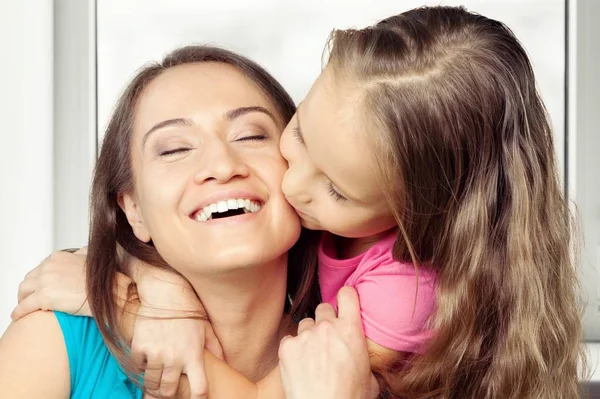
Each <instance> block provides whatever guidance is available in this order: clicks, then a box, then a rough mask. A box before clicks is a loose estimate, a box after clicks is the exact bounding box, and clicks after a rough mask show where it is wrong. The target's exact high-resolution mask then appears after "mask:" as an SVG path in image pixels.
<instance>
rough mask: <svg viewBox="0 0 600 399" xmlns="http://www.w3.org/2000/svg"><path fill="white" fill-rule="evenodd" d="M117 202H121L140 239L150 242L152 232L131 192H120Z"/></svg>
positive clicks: (130, 223) (120, 205) (132, 227)
mask: <svg viewBox="0 0 600 399" xmlns="http://www.w3.org/2000/svg"><path fill="white" fill-rule="evenodd" d="M117 202H118V203H119V207H120V208H121V209H122V210H123V212H125V216H126V217H127V221H128V222H129V225H130V226H131V229H132V230H133V234H135V236H136V237H137V238H138V240H140V241H144V242H149V241H150V239H151V237H150V232H149V231H148V229H147V228H146V224H145V223H144V218H143V217H142V212H141V211H140V207H139V206H138V204H137V202H136V200H135V198H134V197H133V196H132V195H131V194H119V196H118V198H117Z"/></svg>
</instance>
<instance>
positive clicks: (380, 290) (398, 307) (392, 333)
mask: <svg viewBox="0 0 600 399" xmlns="http://www.w3.org/2000/svg"><path fill="white" fill-rule="evenodd" d="M355 281H356V282H355V284H354V288H355V289H356V290H357V292H358V295H359V298H360V307H361V316H362V321H363V328H364V331H365V335H366V337H367V338H369V339H370V340H372V341H373V342H375V343H377V344H379V345H381V346H383V347H386V348H389V349H393V350H396V351H399V352H410V353H421V352H422V351H423V350H424V345H425V344H426V343H427V341H428V340H429V339H430V337H431V331H430V329H428V321H429V319H430V316H431V315H432V313H433V312H434V309H435V273H434V272H433V271H431V270H428V269H425V268H424V267H420V268H419V269H418V270H415V268H414V267H413V266H412V265H411V264H403V263H399V262H397V261H395V260H393V259H392V258H391V254H390V257H389V259H385V260H383V261H380V262H378V264H377V265H375V266H371V267H368V270H366V271H365V273H364V274H362V275H360V276H359V277H358V278H357V279H356V280H355Z"/></svg>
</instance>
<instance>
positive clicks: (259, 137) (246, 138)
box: [235, 133, 269, 142]
mask: <svg viewBox="0 0 600 399" xmlns="http://www.w3.org/2000/svg"><path fill="white" fill-rule="evenodd" d="M268 139H269V136H268V135H266V134H262V133H257V134H251V135H247V136H242V137H240V138H237V139H235V141H237V142H245V141H265V140H268Z"/></svg>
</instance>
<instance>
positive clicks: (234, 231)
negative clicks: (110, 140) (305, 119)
mask: <svg viewBox="0 0 600 399" xmlns="http://www.w3.org/2000/svg"><path fill="white" fill-rule="evenodd" d="M135 113H136V115H135V121H134V126H133V137H132V142H131V155H132V167H133V172H134V178H135V192H134V193H127V194H125V195H123V197H122V199H121V206H122V207H123V208H124V210H125V213H126V215H127V218H128V220H129V223H130V224H131V225H132V227H133V230H134V233H135V234H136V236H137V237H138V238H139V239H140V240H143V241H149V240H152V241H153V243H154V245H155V246H156V248H157V250H158V252H159V253H160V254H161V256H162V257H163V258H164V259H165V261H167V262H168V263H169V264H171V265H172V266H173V267H174V268H176V269H177V270H178V271H179V272H181V273H182V274H184V275H186V277H188V276H189V274H194V273H197V272H201V273H207V272H221V271H225V270H232V269H239V268H244V267H247V266H254V265H257V264H260V263H264V262H269V261H272V260H275V259H278V258H280V257H282V256H285V255H286V253H287V251H288V249H289V248H290V247H291V246H292V245H293V244H294V243H295V242H296V240H297V239H298V236H299V233H300V225H299V223H298V218H297V216H296V213H295V212H294V210H293V208H292V207H291V206H290V205H289V204H288V203H287V201H286V200H285V198H284V196H283V194H282V192H281V181H282V178H283V174H284V173H285V171H286V167H287V165H286V162H285V160H284V159H283V158H282V157H281V154H280V152H279V139H280V132H281V130H282V128H283V123H282V121H281V120H280V118H279V116H278V115H279V114H278V112H277V110H276V109H275V107H274V106H273V105H272V104H271V102H270V101H269V100H268V99H267V98H266V97H265V96H264V95H263V94H262V93H261V92H260V91H259V89H258V88H257V87H256V85H255V84H254V83H253V82H252V81H251V80H250V79H248V78H247V77H246V76H244V75H243V74H242V73H240V72H239V71H238V70H237V69H235V68H233V67H231V66H228V65H224V64H218V63H198V64H188V65H182V66H178V67H174V68H171V69H169V70H167V71H165V72H163V73H162V74H161V75H160V76H158V77H157V78H156V79H154V80H153V81H152V83H150V84H149V85H148V86H147V87H146V88H145V89H144V91H143V92H142V94H141V96H140V98H139V101H138V103H137V106H136V112H135Z"/></svg>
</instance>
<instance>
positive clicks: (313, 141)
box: [280, 68, 396, 238]
mask: <svg viewBox="0 0 600 399" xmlns="http://www.w3.org/2000/svg"><path fill="white" fill-rule="evenodd" d="M359 94H360V92H359V91H358V90H357V89H355V88H352V87H351V86H350V85H348V84H345V83H342V82H340V81H339V80H336V79H334V76H333V72H332V71H331V70H330V68H326V69H325V70H324V71H323V73H322V74H321V76H319V78H318V79H317V81H316V82H315V83H314V85H313V86H312V88H311V90H310V92H309V93H308V96H307V97H306V99H305V100H304V101H303V102H302V104H301V105H300V106H299V107H298V111H297V112H296V115H295V116H294V118H293V119H292V120H291V122H290V123H289V124H288V126H287V127H286V129H285V130H284V132H283V134H282V137H281V143H280V148H281V153H282V155H283V157H284V158H285V159H286V160H287V161H288V164H289V169H288V171H287V172H286V174H285V176H284V178H283V185H282V189H283V193H284V194H285V197H286V199H287V200H288V201H289V202H290V204H292V206H293V207H294V208H295V209H296V211H297V212H298V214H299V215H300V218H301V220H302V225H303V226H305V227H306V228H309V229H314V230H326V231H329V232H331V233H333V234H336V235H339V236H342V237H348V238H359V237H369V236H372V235H375V234H378V233H381V232H383V231H385V230H388V229H390V228H392V227H393V226H395V225H396V222H395V220H394V218H393V215H392V213H391V211H390V208H389V206H388V204H387V201H386V199H385V196H384V192H383V190H382V187H380V185H379V184H378V179H377V175H376V168H375V165H376V163H375V160H376V158H375V154H373V153H372V151H371V148H372V147H373V146H372V145H371V142H370V141H372V140H373V139H372V138H370V135H373V134H378V133H377V132H373V131H372V130H371V129H369V128H368V127H367V126H366V125H365V124H364V122H363V121H362V120H361V115H362V110H361V109H360V101H359V100H360V98H359Z"/></svg>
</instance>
